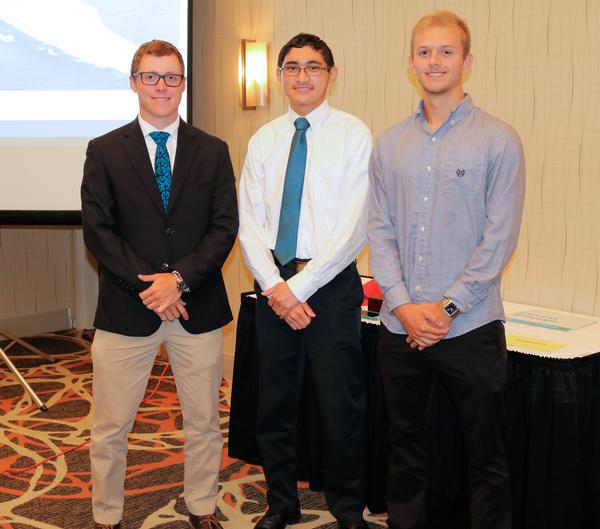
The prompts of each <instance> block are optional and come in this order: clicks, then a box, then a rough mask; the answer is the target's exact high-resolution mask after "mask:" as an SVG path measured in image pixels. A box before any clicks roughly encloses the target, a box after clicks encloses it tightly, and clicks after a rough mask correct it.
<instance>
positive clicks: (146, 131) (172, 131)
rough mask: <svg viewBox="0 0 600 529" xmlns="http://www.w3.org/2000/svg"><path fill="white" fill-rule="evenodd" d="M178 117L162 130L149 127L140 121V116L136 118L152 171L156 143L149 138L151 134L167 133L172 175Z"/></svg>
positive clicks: (148, 124)
mask: <svg viewBox="0 0 600 529" xmlns="http://www.w3.org/2000/svg"><path fill="white" fill-rule="evenodd" d="M179 120H180V118H179V116H177V119H176V120H175V121H174V122H173V123H171V124H170V125H169V126H168V127H165V128H164V129H160V130H159V129H157V128H156V127H154V126H152V125H150V123H148V122H147V121H144V120H143V119H142V116H138V121H139V123H140V128H141V129H142V134H143V135H144V139H145V140H146V147H148V154H149V155H150V161H151V162H152V169H153V170H154V159H155V158H156V142H155V141H154V140H153V139H152V138H151V137H150V133H151V132H155V131H158V132H168V133H169V138H168V139H167V151H168V152H169V161H170V162H171V174H173V167H174V165H175V153H176V152H177V131H178V130H179Z"/></svg>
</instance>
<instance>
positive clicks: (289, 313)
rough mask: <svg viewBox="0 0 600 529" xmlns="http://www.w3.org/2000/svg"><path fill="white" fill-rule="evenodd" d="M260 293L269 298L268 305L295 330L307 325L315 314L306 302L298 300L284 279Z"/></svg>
mask: <svg viewBox="0 0 600 529" xmlns="http://www.w3.org/2000/svg"><path fill="white" fill-rule="evenodd" d="M262 295H263V296H265V297H267V298H269V307H271V308H272V309H273V311H274V312H275V314H277V316H279V318H280V319H282V320H285V322H286V323H287V324H288V325H289V326H290V327H291V328H292V329H294V330H295V331H298V330H300V329H304V328H306V327H308V325H310V322H311V321H312V318H314V317H315V316H316V314H315V312H314V311H313V310H312V309H311V308H310V306H309V305H308V303H306V302H304V303H301V302H300V301H299V300H298V298H297V297H296V296H295V295H294V293H293V292H292V290H291V289H290V287H289V286H288V284H287V283H286V282H285V281H281V282H279V283H277V284H276V285H273V286H272V287H271V288H268V289H267V290H265V291H263V292H262Z"/></svg>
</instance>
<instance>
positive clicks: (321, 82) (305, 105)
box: [277, 46, 337, 116]
mask: <svg viewBox="0 0 600 529" xmlns="http://www.w3.org/2000/svg"><path fill="white" fill-rule="evenodd" d="M286 64H295V65H297V66H300V67H304V66H309V65H318V66H321V67H323V68H326V67H327V64H325V60H324V59H323V56H322V55H321V53H320V52H318V51H316V50H313V49H312V48H311V47H310V46H304V47H303V48H292V49H291V50H290V51H289V52H288V54H287V55H286V56H285V59H284V61H283V66H285V65H286ZM336 77H337V68H336V67H335V66H334V67H332V68H331V70H329V71H327V70H322V71H321V73H320V75H318V76H311V75H308V74H307V73H306V70H300V71H299V72H298V74H297V75H293V76H288V75H286V74H285V73H284V72H282V71H281V70H278V71H277V78H278V79H279V82H280V83H281V86H282V87H283V91H284V92H285V95H286V96H287V98H288V99H289V101H290V106H291V107H292V110H294V112H296V113H297V114H300V115H301V116H305V115H306V114H309V113H310V112H312V111H313V110H314V109H315V108H317V107H318V106H319V105H320V104H321V103H322V102H323V101H324V100H325V97H326V95H327V88H328V87H329V85H330V84H332V83H333V82H334V81H335V79H336Z"/></svg>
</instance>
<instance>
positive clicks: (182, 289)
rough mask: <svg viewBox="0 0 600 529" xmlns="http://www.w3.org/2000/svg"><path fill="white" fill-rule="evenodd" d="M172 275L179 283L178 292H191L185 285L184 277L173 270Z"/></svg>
mask: <svg viewBox="0 0 600 529" xmlns="http://www.w3.org/2000/svg"><path fill="white" fill-rule="evenodd" d="M171 274H173V277H174V278H175V281H176V282H177V292H189V291H190V287H188V286H187V285H186V284H185V281H184V280H183V277H181V274H180V273H179V272H178V271H177V270H173V271H172V272H171Z"/></svg>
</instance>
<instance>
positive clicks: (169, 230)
mask: <svg viewBox="0 0 600 529" xmlns="http://www.w3.org/2000/svg"><path fill="white" fill-rule="evenodd" d="M165 233H166V234H167V235H173V234H174V233H175V228H173V227H172V226H169V227H168V228H166V229H165Z"/></svg>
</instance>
